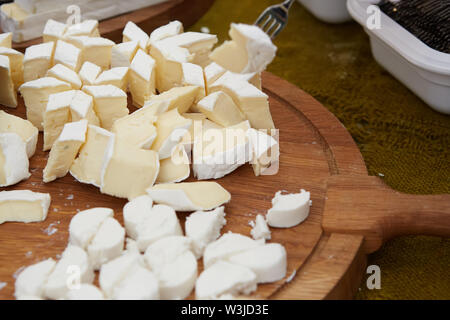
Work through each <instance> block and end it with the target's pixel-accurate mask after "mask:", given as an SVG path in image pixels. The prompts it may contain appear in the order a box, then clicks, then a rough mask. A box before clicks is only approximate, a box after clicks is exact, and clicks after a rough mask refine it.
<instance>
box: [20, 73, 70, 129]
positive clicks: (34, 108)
mask: <svg viewBox="0 0 450 320" xmlns="http://www.w3.org/2000/svg"><path fill="white" fill-rule="evenodd" d="M70 89H71V86H70V84H69V83H67V82H65V81H61V80H58V79H55V78H53V77H44V78H40V79H36V80H33V81H29V82H25V83H24V84H23V85H21V86H20V88H19V91H20V93H21V94H22V97H23V99H24V101H25V107H26V109H27V119H28V120H29V121H30V122H31V123H32V124H33V125H34V126H35V127H36V128H38V129H39V130H40V131H42V130H43V129H44V127H43V121H44V113H45V110H46V109H47V103H48V99H49V96H50V95H51V94H53V93H58V92H62V91H67V90H70Z"/></svg>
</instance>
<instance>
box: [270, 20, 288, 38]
mask: <svg viewBox="0 0 450 320" xmlns="http://www.w3.org/2000/svg"><path fill="white" fill-rule="evenodd" d="M284 27H285V25H283V24H282V23H280V24H279V25H278V28H276V30H275V31H274V33H272V35H271V36H270V38H271V39H275V38H276V37H277V36H278V34H279V33H280V32H281V31H282V30H283V29H284Z"/></svg>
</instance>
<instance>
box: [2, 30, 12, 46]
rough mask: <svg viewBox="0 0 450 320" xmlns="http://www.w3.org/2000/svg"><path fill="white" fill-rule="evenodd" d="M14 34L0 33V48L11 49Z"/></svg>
mask: <svg viewBox="0 0 450 320" xmlns="http://www.w3.org/2000/svg"><path fill="white" fill-rule="evenodd" d="M11 42H12V32H6V33H0V47H5V48H11V44H12V43H11Z"/></svg>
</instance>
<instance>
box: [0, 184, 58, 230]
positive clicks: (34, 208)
mask: <svg viewBox="0 0 450 320" xmlns="http://www.w3.org/2000/svg"><path fill="white" fill-rule="evenodd" d="M50 201H51V197H50V194H48V193H38V192H32V191H30V190H13V191H1V192H0V224H2V223H3V222H7V221H13V222H25V223H28V222H38V221H44V220H45V219H46V218H47V213H48V208H49V207H50Z"/></svg>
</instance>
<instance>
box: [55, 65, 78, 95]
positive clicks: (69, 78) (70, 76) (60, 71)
mask: <svg viewBox="0 0 450 320" xmlns="http://www.w3.org/2000/svg"><path fill="white" fill-rule="evenodd" d="M46 76H47V77H53V78H56V79H59V80H61V81H65V82H68V83H70V85H71V86H72V89H76V90H78V89H80V88H81V86H82V83H81V79H80V77H79V76H78V74H77V73H76V72H75V71H73V70H72V69H70V68H67V67H66V66H64V65H62V64H57V65H55V66H53V67H52V68H51V69H50V70H48V71H47V74H46Z"/></svg>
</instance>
